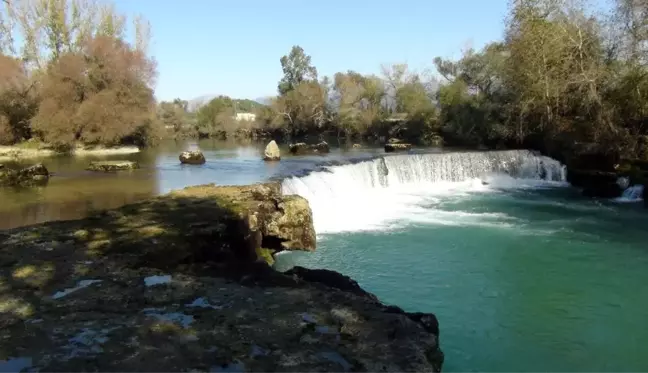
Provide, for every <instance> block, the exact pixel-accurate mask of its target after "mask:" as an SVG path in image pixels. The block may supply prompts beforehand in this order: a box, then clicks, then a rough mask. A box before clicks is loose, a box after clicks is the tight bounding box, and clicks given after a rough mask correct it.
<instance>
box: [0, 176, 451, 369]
mask: <svg viewBox="0 0 648 373" xmlns="http://www.w3.org/2000/svg"><path fill="white" fill-rule="evenodd" d="M307 209H308V203H307V202H306V201H305V200H303V199H302V198H301V197H296V196H290V197H285V196H282V195H281V193H280V186H279V185H278V184H260V185H253V186H244V187H215V186H213V185H205V186H198V187H191V188H186V189H183V190H180V191H177V192H173V193H171V194H168V195H165V196H161V197H157V198H153V199H150V200H148V201H144V202H140V203H137V204H133V205H127V206H124V207H122V208H119V209H116V210H111V211H106V212H103V213H100V214H98V215H95V216H92V217H89V218H86V219H82V220H77V221H59V222H51V223H46V224H41V225H36V226H31V227H25V228H18V229H13V230H8V231H5V232H3V234H2V235H0V279H6V280H2V281H1V282H0V287H1V288H2V294H1V295H0V299H1V301H2V304H3V305H4V307H3V308H2V312H1V313H0V349H1V350H2V351H3V359H5V360H6V361H8V362H14V361H18V360H20V359H22V360H20V361H23V360H24V361H25V363H24V364H22V365H21V367H24V368H25V369H29V370H30V371H32V370H33V371H52V370H56V371H141V370H147V371H191V370H199V371H204V370H206V369H211V370H215V371H219V370H222V371H231V370H233V369H244V370H246V371H288V370H290V371H342V370H349V371H394V372H396V371H398V372H400V371H440V370H441V367H442V364H443V353H442V352H441V350H440V349H439V339H438V336H439V332H438V323H437V322H436V318H435V317H434V315H431V314H410V313H406V312H404V311H402V310H401V309H399V308H398V307H388V306H385V305H383V304H382V303H380V302H379V301H378V300H377V299H376V297H375V296H373V295H372V294H370V293H368V292H366V291H364V290H362V289H361V288H360V286H359V285H358V284H357V283H356V282H355V281H353V280H352V279H350V278H348V277H346V276H343V275H341V274H338V273H336V272H333V271H327V270H309V269H305V268H295V269H293V270H292V271H289V272H288V273H286V274H284V273H280V272H277V271H275V270H274V269H272V268H271V267H269V266H268V265H267V264H265V263H264V262H262V261H260V260H259V258H258V257H257V256H256V254H255V251H254V250H251V249H252V248H273V249H274V250H296V249H299V250H314V249H315V235H314V231H313V227H312V217H311V216H310V210H309V209H308V210H307ZM53 295H56V296H53ZM367 346H370V348H368V347H367ZM10 366H12V367H13V365H10ZM20 369H22V368H20Z"/></svg>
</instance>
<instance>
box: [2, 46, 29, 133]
mask: <svg viewBox="0 0 648 373" xmlns="http://www.w3.org/2000/svg"><path fill="white" fill-rule="evenodd" d="M35 84H36V82H35V81H34V80H33V79H30V78H29V77H28V76H27V74H26V71H25V69H24V67H23V65H22V63H21V62H20V61H19V60H17V59H15V58H12V57H8V56H4V55H1V54H0V143H2V144H11V143H14V142H16V141H21V140H24V139H28V138H30V137H31V128H30V123H29V121H30V119H31V118H32V117H33V115H34V113H35V112H36V109H37V106H38V96H37V92H36V88H35Z"/></svg>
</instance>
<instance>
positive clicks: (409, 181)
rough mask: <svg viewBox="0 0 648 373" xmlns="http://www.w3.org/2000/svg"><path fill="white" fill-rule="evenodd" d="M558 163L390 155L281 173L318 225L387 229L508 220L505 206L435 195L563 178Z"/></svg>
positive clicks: (507, 154) (526, 157)
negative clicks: (479, 206) (489, 208)
mask: <svg viewBox="0 0 648 373" xmlns="http://www.w3.org/2000/svg"><path fill="white" fill-rule="evenodd" d="M565 180H566V171H565V167H564V166H563V165H562V164H560V163H559V162H558V161H556V160H554V159H551V158H548V157H544V156H540V155H536V154H534V153H532V152H530V151H524V150H513V151H494V152H466V153H445V154H417V155H410V154H408V155H395V156H386V157H383V158H376V159H373V160H369V161H364V162H360V163H356V164H349V165H343V166H332V167H329V168H328V169H327V170H325V171H319V172H313V173H311V174H309V175H307V176H303V177H291V178H287V179H285V180H284V181H283V184H282V189H283V193H284V194H298V195H301V196H302V197H304V198H306V199H308V201H309V203H310V206H311V209H312V210H313V221H314V225H315V229H316V230H317V232H318V233H335V232H345V231H361V230H375V229H389V228H395V227H400V226H403V225H406V224H408V223H412V222H413V223H428V224H437V225H482V226H483V225H486V226H493V227H498V228H508V227H512V226H513V225H512V223H511V220H512V218H511V217H508V216H506V215H505V214H492V213H472V212H466V211H444V210H440V209H435V208H434V206H435V205H438V204H439V203H440V202H441V201H443V200H447V199H449V198H462V197H463V196H466V195H468V194H469V193H475V192H495V191H497V190H500V189H506V188H538V187H543V186H564V185H567V183H566V181H565Z"/></svg>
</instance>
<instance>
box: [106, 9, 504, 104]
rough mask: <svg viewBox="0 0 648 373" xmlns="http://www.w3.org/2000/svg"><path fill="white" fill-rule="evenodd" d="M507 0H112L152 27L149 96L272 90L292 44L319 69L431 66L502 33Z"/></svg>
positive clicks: (189, 96) (254, 95) (252, 95)
mask: <svg viewBox="0 0 648 373" xmlns="http://www.w3.org/2000/svg"><path fill="white" fill-rule="evenodd" d="M506 3H507V1H506V0H394V1H385V0H373V1H370V0H345V1H343V0H327V1H321V0H318V1H315V0H229V1H226V0H185V1H166V0H117V1H116V4H117V7H118V9H119V10H120V11H122V12H126V13H129V14H132V13H141V14H143V15H144V16H145V17H146V18H147V19H148V20H149V21H150V22H151V25H152V28H153V41H152V44H151V53H152V54H153V55H154V56H155V58H156V59H157V62H158V73H159V77H158V80H157V85H156V96H157V98H158V99H160V100H170V99H173V98H175V97H180V98H183V99H192V98H195V97H197V96H201V95H205V94H226V95H229V96H231V97H236V98H251V99H255V98H258V97H264V96H269V95H274V94H275V93H276V87H277V81H278V80H279V79H280V78H281V75H282V72H281V65H280V63H279V59H280V58H281V56H283V55H284V54H287V53H288V52H289V51H290V48H291V47H292V46H293V45H295V44H297V45H300V46H302V47H303V48H304V50H305V51H306V53H307V54H309V55H311V57H312V62H313V64H314V65H315V66H316V67H317V69H318V72H319V74H320V76H322V75H332V74H334V73H335V72H338V71H346V70H349V69H352V70H355V71H358V72H361V73H379V72H380V65H381V64H390V63H408V64H409V66H410V67H412V68H414V69H424V68H432V67H433V64H432V59H433V58H434V57H435V56H442V57H456V56H458V55H459V54H460V51H461V49H462V48H464V47H465V46H466V45H472V46H473V47H475V48H480V47H481V46H483V45H484V44H485V43H487V42H489V41H492V40H495V39H499V38H501V36H502V30H503V21H504V17H505V13H506V6H507V5H506Z"/></svg>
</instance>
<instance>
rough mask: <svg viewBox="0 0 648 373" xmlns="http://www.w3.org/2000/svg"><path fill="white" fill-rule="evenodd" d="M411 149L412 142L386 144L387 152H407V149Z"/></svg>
mask: <svg viewBox="0 0 648 373" xmlns="http://www.w3.org/2000/svg"><path fill="white" fill-rule="evenodd" d="M410 149H412V144H407V143H389V144H385V152H386V153H392V152H406V151H408V150H410Z"/></svg>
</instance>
